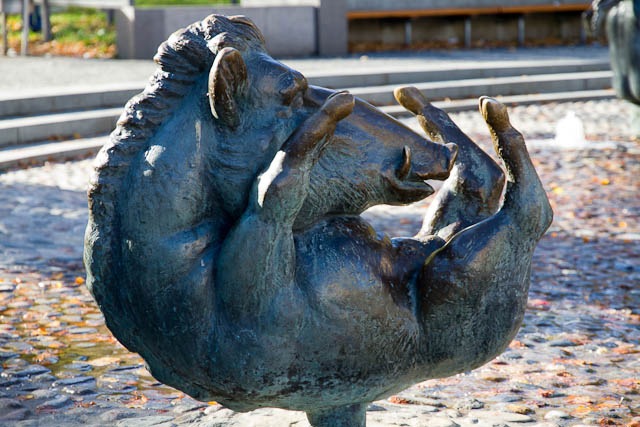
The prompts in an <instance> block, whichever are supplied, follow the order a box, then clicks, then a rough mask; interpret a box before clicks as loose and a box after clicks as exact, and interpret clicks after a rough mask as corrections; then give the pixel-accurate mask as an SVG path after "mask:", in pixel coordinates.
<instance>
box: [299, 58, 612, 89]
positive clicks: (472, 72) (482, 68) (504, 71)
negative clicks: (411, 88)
mask: <svg viewBox="0 0 640 427" xmlns="http://www.w3.org/2000/svg"><path fill="white" fill-rule="evenodd" d="M610 69H611V65H610V63H609V61H608V60H601V59H594V60H570V59H569V60H563V61H557V60H556V61H518V62H516V63H514V62H510V61H500V62H497V63H495V64H490V65H488V66H487V64H480V65H473V64H458V65H456V64H455V63H452V64H447V65H442V64H441V65H439V66H435V67H434V66H433V65H431V66H427V65H425V66H413V67H409V68H405V69H399V68H398V67H388V68H375V69H373V70H371V71H369V70H352V71H350V70H341V71H339V73H336V72H335V71H331V72H324V73H313V72H311V73H307V74H305V75H306V77H307V79H308V80H309V83H310V84H313V85H316V86H323V87H329V88H334V89H335V88H345V87H366V86H384V85H402V84H410V83H425V82H435V81H442V80H444V79H446V80H467V79H481V78H491V77H509V76H522V75H538V74H560V73H583V72H589V71H607V70H610Z"/></svg>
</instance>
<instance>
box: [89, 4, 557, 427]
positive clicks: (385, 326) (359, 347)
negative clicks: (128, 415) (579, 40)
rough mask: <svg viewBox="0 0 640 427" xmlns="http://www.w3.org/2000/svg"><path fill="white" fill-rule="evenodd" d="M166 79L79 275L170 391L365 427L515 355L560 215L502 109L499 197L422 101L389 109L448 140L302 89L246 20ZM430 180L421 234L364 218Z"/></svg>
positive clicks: (143, 101) (192, 36) (140, 108)
mask: <svg viewBox="0 0 640 427" xmlns="http://www.w3.org/2000/svg"><path fill="white" fill-rule="evenodd" d="M156 61H157V62H158V64H159V68H158V70H157V72H156V73H155V74H154V76H153V77H152V78H151V81H150V82H149V85H148V86H147V88H146V89H145V91H144V92H143V93H142V94H141V95H139V96H137V97H136V98H134V99H132V100H131V101H130V102H129V103H128V104H127V106H126V109H125V112H124V113H123V115H122V117H121V118H120V121H119V123H118V127H117V129H116V130H115V131H114V133H113V134H112V136H111V140H110V143H109V144H108V145H107V146H105V147H104V148H103V149H102V151H101V152H100V154H99V156H98V160H97V167H96V173H95V176H94V178H93V184H92V186H91V189H90V191H89V200H90V222H89V225H88V228H87V234H86V249H85V263H86V267H87V271H88V281H87V283H88V286H89V288H90V290H91V292H92V293H93V295H94V297H95V299H96V301H97V302H98V304H99V306H100V308H101V309H102V311H103V312H104V315H105V319H106V322H107V325H108V327H109V328H110V329H111V330H112V331H113V333H114V335H115V336H116V337H117V338H118V339H119V340H120V341H121V342H122V343H123V344H124V345H125V346H126V347H127V348H129V349H130V350H131V351H135V352H138V353H140V354H141V355H142V357H143V358H144V359H145V360H146V361H147V363H148V366H149V369H150V371H151V373H152V374H153V375H154V376H155V377H156V378H157V379H159V380H160V381H162V382H164V383H167V384H169V385H171V386H173V387H176V388H178V389H180V390H184V391H185V392H187V393H188V394H190V395H192V396H194V397H195V398H197V399H200V400H216V401H218V402H221V403H223V404H224V405H226V406H228V407H229V408H231V409H234V410H239V411H247V410H252V409H254V408H258V407H263V406H276V407H281V408H288V409H296V410H303V411H306V412H307V414H308V417H309V420H310V422H311V424H312V425H314V426H316V427H320V426H327V427H328V426H332V427H335V426H364V424H365V410H366V405H367V403H368V402H371V401H373V400H375V399H379V398H382V397H385V396H388V395H390V394H392V393H395V392H398V391H400V390H402V389H404V388H406V387H408V386H409V385H411V384H413V383H415V382H418V381H422V380H425V379H428V378H439V377H446V376H449V375H452V374H455V373H458V372H461V371H466V370H469V369H473V368H475V367H477V366H480V365H482V364H483V363H485V362H487V361H488V360H490V359H492V358H493V357H495V356H496V355H498V354H499V353H500V352H502V351H503V349H504V348H505V347H506V346H507V345H508V343H509V341H510V340H511V339H512V338H513V337H514V335H515V334H516V332H517V330H518V328H519V325H520V323H521V321H522V317H523V313H524V309H525V305H526V299H527V291H528V287H529V275H530V269H531V257H532V253H533V250H534V248H535V246H536V244H537V242H538V239H540V237H541V236H542V234H543V233H544V231H545V230H546V229H547V227H548V226H549V224H550V221H551V216H552V213H551V209H550V206H549V203H548V200H547V198H546V195H545V192H544V190H543V188H542V186H541V184H540V181H539V179H538V177H537V175H536V172H535V170H534V168H533V166H532V164H531V161H530V159H529V156H528V154H527V150H526V147H525V145H524V141H523V138H522V136H521V135H520V134H519V133H518V132H517V131H516V130H515V129H514V128H513V127H512V126H511V125H510V123H509V119H508V117H507V112H506V109H505V108H504V107H503V106H502V105H500V104H499V103H497V102H496V101H494V100H492V99H489V98H482V99H481V100H480V110H481V113H482V115H483V116H484V118H485V120H486V121H487V123H488V125H489V129H490V131H491V133H492V136H493V139H494V143H495V149H496V151H497V153H498V155H499V156H500V158H501V159H502V161H503V162H504V165H505V167H506V180H507V187H506V192H505V195H504V201H501V194H502V191H503V188H504V183H505V174H504V173H503V172H502V170H501V169H500V168H499V167H498V166H497V165H496V164H495V163H494V161H493V160H491V158H490V157H489V156H488V155H486V154H485V153H484V152H483V151H482V150H481V149H480V148H478V147H477V146H476V145H475V144H474V143H473V142H472V141H471V140H469V138H468V137H467V136H466V135H465V134H464V133H462V132H461V131H460V130H459V129H458V128H457V127H456V125H455V124H454V123H453V122H451V120H450V119H449V117H448V116H447V115H446V114H445V113H444V112H442V111H440V110H438V109H437V108H435V107H433V106H432V105H430V104H429V103H428V102H427V101H425V99H424V98H423V97H422V95H421V94H420V93H419V92H418V91H417V90H416V89H413V88H402V89H399V90H397V91H396V98H397V99H398V101H399V102H400V103H401V104H402V105H404V106H405V107H406V108H408V109H409V110H410V111H412V112H413V113H414V114H415V115H416V116H417V117H418V120H419V121H420V123H421V124H422V126H423V128H424V129H425V130H426V132H427V133H428V135H429V136H430V137H431V138H432V139H433V140H434V141H436V142H432V141H429V140H427V139H424V138H423V137H421V136H420V135H418V134H416V133H414V132H413V131H412V130H410V129H408V128H407V127H405V126H403V125H402V124H401V123H399V122H397V121H396V120H394V119H393V118H391V117H389V116H387V115H385V114H383V113H382V112H380V111H379V110H377V109H376V108H374V107H372V106H371V105H369V104H367V103H365V102H363V101H361V100H359V99H357V98H354V97H353V96H351V95H350V94H348V93H344V92H337V93H336V92H333V91H330V90H327V89H322V88H317V87H313V86H309V85H308V84H307V81H306V80H305V78H304V77H303V76H302V75H301V74H300V73H298V72H296V71H294V70H292V69H290V68H288V67H286V66H285V65H283V64H281V63H279V62H277V61H275V60H274V59H273V58H271V57H270V56H269V55H268V54H267V53H266V51H265V48H264V41H263V39H262V35H261V34H260V32H259V30H258V29H257V28H256V27H255V26H254V24H253V23H252V22H251V21H249V20H248V19H246V18H243V17H229V18H227V17H223V16H216V15H212V16H210V17H208V18H206V19H205V20H204V21H202V22H199V23H196V24H194V25H192V26H190V27H189V28H187V29H184V30H182V31H179V32H177V33H175V34H174V35H172V36H171V38H170V39H169V40H168V41H167V42H165V43H164V44H163V45H162V46H161V47H160V50H159V52H158V55H157V56H156ZM451 143H455V144H456V145H454V144H451ZM456 146H457V147H456ZM456 156H457V157H456ZM427 179H440V180H444V179H446V181H445V182H444V185H443V187H442V189H441V190H440V191H439V193H438V195H437V197H436V198H435V200H434V201H433V203H432V205H431V207H430V209H429V211H428V213H427V215H426V218H425V221H424V225H423V227H422V230H421V231H420V232H419V234H418V235H416V236H415V237H414V238H396V239H391V238H389V237H387V236H381V235H379V234H377V233H376V232H375V230H374V229H373V228H372V227H371V226H370V225H369V224H368V223H367V222H366V221H365V220H363V219H362V218H361V217H360V215H359V214H360V213H361V212H362V211H364V210H365V209H367V208H368V207H370V206H373V205H376V204H381V203H388V204H406V203H411V202H414V201H418V200H421V199H423V198H425V197H427V196H429V195H430V194H432V192H433V189H432V188H431V187H430V186H429V185H428V184H427V183H426V182H425V180H427Z"/></svg>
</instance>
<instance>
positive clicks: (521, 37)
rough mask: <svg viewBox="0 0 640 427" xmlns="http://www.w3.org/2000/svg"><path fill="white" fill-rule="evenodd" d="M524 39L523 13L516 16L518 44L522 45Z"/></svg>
mask: <svg viewBox="0 0 640 427" xmlns="http://www.w3.org/2000/svg"><path fill="white" fill-rule="evenodd" d="M524 41H525V23H524V15H520V16H518V46H524Z"/></svg>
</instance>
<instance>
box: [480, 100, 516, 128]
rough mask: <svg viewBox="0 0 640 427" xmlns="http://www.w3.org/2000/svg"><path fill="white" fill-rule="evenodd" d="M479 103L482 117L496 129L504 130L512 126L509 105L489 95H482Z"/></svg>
mask: <svg viewBox="0 0 640 427" xmlns="http://www.w3.org/2000/svg"><path fill="white" fill-rule="evenodd" d="M478 103H479V107H480V113H481V114H482V117H484V120H485V121H486V122H487V124H488V125H489V126H490V127H491V128H492V129H493V130H494V131H496V132H504V131H506V130H508V129H510V128H511V123H510V122H509V114H508V113H507V107H505V106H504V104H502V103H500V102H498V101H496V100H495V99H493V98H490V97H488V96H481V97H480V99H479V100H478Z"/></svg>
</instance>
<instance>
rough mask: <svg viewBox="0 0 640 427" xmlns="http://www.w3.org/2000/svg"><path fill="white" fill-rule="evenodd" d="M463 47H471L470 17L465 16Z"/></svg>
mask: <svg viewBox="0 0 640 427" xmlns="http://www.w3.org/2000/svg"><path fill="white" fill-rule="evenodd" d="M464 47H466V48H467V49H469V48H470V47H471V17H470V16H467V17H466V18H465V19H464Z"/></svg>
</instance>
